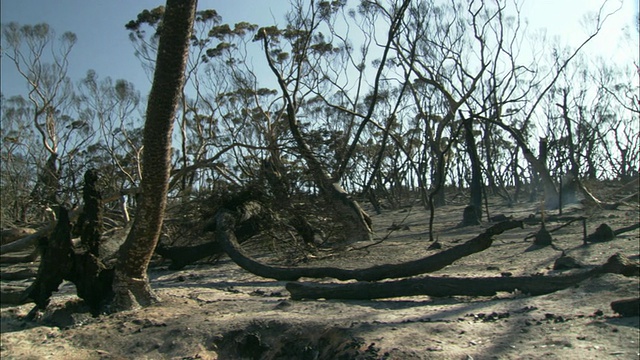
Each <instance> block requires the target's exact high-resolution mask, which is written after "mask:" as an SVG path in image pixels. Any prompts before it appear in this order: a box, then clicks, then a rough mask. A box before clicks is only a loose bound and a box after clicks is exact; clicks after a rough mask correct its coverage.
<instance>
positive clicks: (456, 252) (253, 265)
mask: <svg viewBox="0 0 640 360" xmlns="http://www.w3.org/2000/svg"><path fill="white" fill-rule="evenodd" d="M216 222H217V226H216V227H217V229H216V239H217V240H218V241H219V242H220V244H221V245H222V248H223V249H224V250H225V252H226V253H227V254H228V255H229V257H230V258H231V259H232V260H233V261H234V262H235V263H236V264H238V265H239V266H240V267H242V268H243V269H245V270H247V271H249V272H251V273H253V274H256V275H258V276H262V277H266V278H271V279H276V280H289V281H292V280H298V279H299V278H302V277H310V278H323V277H332V278H335V279H338V280H349V279H355V280H360V281H377V280H382V279H390V278H401V277H408V276H414V275H419V274H424V273H429V272H434V271H437V270H440V269H442V268H444V267H445V266H448V265H451V264H452V263H453V262H455V261H456V260H458V259H460V258H463V257H465V256H468V255H471V254H474V253H477V252H480V251H483V250H485V249H487V248H489V247H490V246H491V244H492V242H493V236H494V235H498V234H501V233H503V232H504V231H507V230H511V229H514V228H516V227H520V228H521V227H522V222H521V221H514V220H509V221H504V222H501V223H498V224H495V225H493V226H492V227H490V228H488V229H487V230H485V231H484V232H483V233H482V234H480V235H478V236H476V237H475V238H473V239H471V240H469V241H467V242H466V243H464V244H461V245H457V246H454V247H452V248H449V249H447V250H444V251H442V252H439V253H437V254H434V255H431V256H427V257H425V258H422V259H418V260H414V261H409V262H405V263H401V264H385V265H378V266H373V267H370V268H366V269H355V270H349V269H340V268H333V267H315V268H296V267H285V266H271V265H266V264H263V263H260V262H258V261H256V260H255V259H252V258H251V257H250V256H249V255H247V254H246V252H245V251H244V250H243V249H242V247H241V246H240V244H239V243H238V240H237V239H236V235H235V233H234V229H235V223H236V220H235V218H234V217H233V216H232V215H231V214H230V213H229V212H228V211H225V210H224V209H223V210H221V211H219V212H218V214H217V215H216Z"/></svg>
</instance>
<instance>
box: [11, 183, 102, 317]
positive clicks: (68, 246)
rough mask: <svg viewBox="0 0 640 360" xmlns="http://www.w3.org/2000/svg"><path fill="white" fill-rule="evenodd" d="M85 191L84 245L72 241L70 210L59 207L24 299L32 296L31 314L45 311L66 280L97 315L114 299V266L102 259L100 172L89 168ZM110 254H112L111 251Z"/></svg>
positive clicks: (82, 215)
mask: <svg viewBox="0 0 640 360" xmlns="http://www.w3.org/2000/svg"><path fill="white" fill-rule="evenodd" d="M84 179H85V186H84V191H83V199H84V202H85V204H84V211H83V213H82V214H81V215H80V221H79V224H78V228H79V229H80V232H81V247H80V248H75V247H74V246H73V243H72V242H71V234H72V232H73V229H72V228H71V223H70V220H69V212H68V211H67V210H66V209H65V208H63V207H59V208H58V209H57V215H58V222H57V224H56V227H55V229H54V230H53V232H52V233H51V236H50V237H49V239H48V241H47V240H46V239H45V240H43V241H41V243H40V247H41V249H42V259H41V261H40V265H39V268H38V274H37V277H36V280H35V281H34V282H33V284H32V285H31V286H30V287H29V288H28V289H27V290H26V291H25V292H24V297H23V299H21V300H23V301H24V300H26V299H32V300H33V301H34V302H35V304H36V306H35V307H34V309H33V310H32V311H31V313H30V317H33V316H35V314H36V313H37V311H40V310H44V309H45V308H46V307H47V305H48V304H49V301H50V298H51V294H52V293H53V292H54V291H57V290H58V287H59V286H60V284H61V283H62V281H63V280H68V281H71V282H72V283H74V285H75V286H76V290H77V294H78V297H80V298H81V299H83V300H84V301H85V303H86V304H87V305H88V306H89V308H90V309H91V312H92V313H93V314H94V315H97V314H99V313H100V311H101V308H102V305H103V304H105V303H107V302H109V301H110V300H111V296H112V294H113V293H112V291H111V285H112V283H113V269H108V268H107V267H106V266H105V265H104V263H103V261H102V259H101V258H100V246H101V239H100V233H101V229H102V211H101V209H102V201H101V196H100V194H99V192H98V191H97V189H96V180H97V179H98V177H97V174H96V173H95V171H93V170H89V171H87V172H86V174H85V178H84ZM107 255H110V254H107Z"/></svg>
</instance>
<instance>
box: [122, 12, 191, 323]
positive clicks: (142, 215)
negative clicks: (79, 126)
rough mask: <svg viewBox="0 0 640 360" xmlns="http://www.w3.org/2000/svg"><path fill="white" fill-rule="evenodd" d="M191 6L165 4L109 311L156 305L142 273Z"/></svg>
mask: <svg viewBox="0 0 640 360" xmlns="http://www.w3.org/2000/svg"><path fill="white" fill-rule="evenodd" d="M196 4H197V0H167V4H166V10H165V13H164V18H163V20H162V22H163V26H162V30H161V33H160V41H159V44H158V58H157V62H156V69H155V73H154V77H153V85H152V87H151V92H150V94H149V103H148V106H147V116H146V121H145V127H144V140H143V145H144V153H143V157H142V181H141V189H142V199H141V203H139V204H138V209H137V213H136V217H135V220H134V223H133V226H132V229H131V231H130V233H129V236H128V237H127V240H126V241H125V243H124V244H123V246H122V248H121V249H120V254H119V257H118V262H117V264H116V274H115V279H114V284H113V290H114V292H115V299H114V309H115V310H125V309H131V308H135V307H137V306H148V305H150V304H153V303H155V302H157V301H158V300H159V299H158V298H157V297H156V295H155V294H154V293H153V291H152V290H151V287H150V286H149V279H148V276H147V268H148V266H149V261H150V260H151V255H152V254H153V250H154V249H155V247H156V245H157V243H158V238H159V236H160V231H161V228H162V221H163V217H164V211H165V207H166V203H167V189H168V185H169V172H170V167H171V164H170V159H171V134H172V130H173V121H174V118H175V116H176V113H177V108H178V104H179V101H180V96H181V93H182V86H183V82H184V72H185V68H186V62H187V56H188V51H189V36H190V34H191V29H192V27H193V22H194V17H195V10H196Z"/></svg>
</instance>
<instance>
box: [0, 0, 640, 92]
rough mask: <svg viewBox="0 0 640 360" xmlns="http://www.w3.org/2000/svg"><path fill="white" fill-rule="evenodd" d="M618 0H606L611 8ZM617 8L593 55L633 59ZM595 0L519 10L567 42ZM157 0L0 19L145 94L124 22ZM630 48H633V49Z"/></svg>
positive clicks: (276, 3) (232, 6)
mask: <svg viewBox="0 0 640 360" xmlns="http://www.w3.org/2000/svg"><path fill="white" fill-rule="evenodd" d="M618 1H619V0H609V2H610V3H611V6H610V7H611V8H613V7H615V6H617V4H618ZM622 1H623V9H622V11H620V12H619V13H618V14H616V16H615V17H614V18H613V19H611V21H609V23H608V24H607V25H606V27H605V29H604V33H603V34H602V36H601V37H600V39H598V40H597V42H596V43H595V44H593V45H592V46H591V47H590V49H589V50H590V51H593V52H594V53H595V54H596V55H602V56H605V58H611V59H621V58H624V57H626V59H625V60H623V61H625V62H627V63H628V62H630V61H631V62H633V60H635V61H637V59H638V47H637V41H638V40H637V37H638V35H637V30H636V29H635V28H634V27H633V22H634V16H635V14H637V11H638V10H637V7H638V5H637V2H638V0H622ZM601 3H602V1H601V0H528V1H525V5H524V8H523V10H524V11H523V15H524V16H525V17H526V18H528V19H529V22H530V27H531V28H534V29H535V28H542V27H544V28H547V29H548V31H549V33H550V34H551V35H553V34H558V35H561V37H562V40H563V41H565V42H567V43H568V44H570V45H577V43H578V42H579V41H580V40H581V39H583V38H584V31H583V30H582V27H581V25H580V18H581V17H582V16H583V14H584V13H585V12H587V11H590V10H595V9H597V8H598V7H599V5H600V4H601ZM163 4H164V1H162V0H134V1H132V0H109V1H107V0H102V1H98V0H55V1H54V0H2V1H1V2H0V10H1V12H0V15H1V16H0V21H1V22H2V23H3V24H4V23H8V22H11V21H15V22H18V23H19V24H21V25H25V24H30V25H33V24H37V23H41V22H46V23H48V24H49V25H50V26H51V27H52V28H53V29H54V30H55V31H56V33H57V34H62V33H63V32H65V31H71V32H74V33H76V35H77V37H78V42H77V43H76V45H75V47H74V49H73V51H72V53H71V58H70V64H71V65H70V73H69V75H70V77H71V79H72V80H73V81H78V80H79V79H81V78H82V77H83V76H84V75H85V74H86V72H87V70H89V69H94V70H96V72H97V74H98V76H99V77H101V78H104V77H107V76H110V77H111V78H113V79H119V78H123V79H127V80H129V81H131V82H133V83H134V84H135V85H136V87H137V88H138V89H139V90H141V91H142V94H143V95H146V92H147V91H148V88H149V86H150V84H149V80H148V79H147V77H146V75H145V73H144V71H143V70H142V68H141V66H140V63H139V61H138V60H137V59H136V58H135V57H134V54H133V52H134V51H133V47H132V45H131V43H130V42H129V39H128V31H127V30H125V28H124V24H125V23H127V22H128V21H129V20H131V19H134V18H135V17H136V15H137V14H138V13H139V12H140V11H141V10H143V9H150V8H153V7H156V6H159V5H163ZM288 4H289V1H288V0H270V1H267V0H233V1H229V0H200V1H199V8H200V9H208V8H213V9H216V10H217V11H218V13H219V14H220V15H221V16H222V17H223V21H224V22H228V23H231V24H233V23H235V22H238V21H249V22H253V23H257V24H260V25H268V24H273V23H274V22H276V21H277V20H274V19H279V18H280V17H281V15H282V12H283V11H285V10H286V9H287V8H288ZM625 25H627V26H631V28H632V31H633V33H634V35H635V43H634V44H631V45H629V44H626V45H625V44H621V43H619V41H618V40H619V35H620V33H619V32H620V30H621V28H622V27H623V26H625ZM634 51H635V53H634ZM0 75H1V76H2V78H1V91H2V93H3V94H4V95H5V96H7V97H9V96H12V95H15V94H18V93H22V92H23V91H24V90H25V89H26V85H25V84H24V80H22V79H20V78H19V77H18V76H17V74H16V73H15V71H14V69H13V64H11V63H10V61H7V60H6V59H2V67H1V74H0Z"/></svg>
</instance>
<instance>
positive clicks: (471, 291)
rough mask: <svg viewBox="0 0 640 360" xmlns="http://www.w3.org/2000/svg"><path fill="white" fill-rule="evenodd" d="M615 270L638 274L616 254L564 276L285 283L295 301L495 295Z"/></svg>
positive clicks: (554, 286)
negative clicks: (603, 262) (348, 282)
mask: <svg viewBox="0 0 640 360" xmlns="http://www.w3.org/2000/svg"><path fill="white" fill-rule="evenodd" d="M604 273H614V274H623V275H626V276H631V275H635V276H637V275H638V274H637V273H638V266H637V265H635V264H632V263H631V262H630V261H629V260H628V259H626V258H624V257H622V256H620V255H614V256H612V257H611V258H609V261H607V263H605V264H604V265H600V266H598V267H596V268H594V269H591V270H589V271H586V272H582V273H578V274H572V275H565V276H517V277H488V278H486V277H485V278H482V277H480V278H478V277H469V278H451V277H447V278H442V277H423V278H414V279H402V280H397V281H388V282H358V283H350V284H317V283H299V282H292V283H288V284H287V285H286V287H287V290H288V291H289V293H291V298H292V299H293V300H300V299H320V298H324V299H350V300H368V299H382V298H392V297H401V296H416V295H427V296H435V297H442V296H457V295H458V296H459V295H462V296H465V295H466V296H492V295H495V294H496V293H497V292H499V291H505V292H513V291H516V290H518V291H521V292H523V293H526V294H530V295H542V294H548V293H552V292H554V291H558V290H562V289H566V288H568V287H571V286H574V285H575V284H577V283H579V282H581V281H583V280H586V279H588V278H590V277H592V276H595V275H599V274H604Z"/></svg>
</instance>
